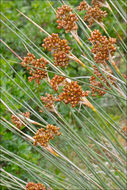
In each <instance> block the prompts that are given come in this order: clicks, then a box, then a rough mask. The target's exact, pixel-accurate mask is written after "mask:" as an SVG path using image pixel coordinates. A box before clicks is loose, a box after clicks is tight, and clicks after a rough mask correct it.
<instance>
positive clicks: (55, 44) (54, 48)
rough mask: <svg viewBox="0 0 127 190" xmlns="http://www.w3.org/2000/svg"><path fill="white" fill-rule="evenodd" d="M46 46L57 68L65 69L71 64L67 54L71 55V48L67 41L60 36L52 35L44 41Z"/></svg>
mask: <svg viewBox="0 0 127 190" xmlns="http://www.w3.org/2000/svg"><path fill="white" fill-rule="evenodd" d="M43 42H44V44H42V46H43V47H44V48H45V49H47V50H48V51H51V53H52V55H53V57H54V60H55V65H56V66H61V67H65V66H68V64H69V58H68V57H67V54H68V53H69V50H70V47H69V46H68V45H67V40H65V39H63V40H61V39H60V38H59V36H58V34H54V33H53V34H52V35H51V36H48V37H47V38H45V39H44V40H43Z"/></svg>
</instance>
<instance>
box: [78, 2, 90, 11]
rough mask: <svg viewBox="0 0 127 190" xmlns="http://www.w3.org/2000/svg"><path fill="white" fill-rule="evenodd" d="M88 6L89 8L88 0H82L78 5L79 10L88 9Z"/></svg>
mask: <svg viewBox="0 0 127 190" xmlns="http://www.w3.org/2000/svg"><path fill="white" fill-rule="evenodd" d="M87 8H88V4H87V2H86V1H82V2H80V5H79V6H78V7H77V9H78V11H81V10H87Z"/></svg>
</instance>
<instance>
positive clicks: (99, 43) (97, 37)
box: [89, 30, 116, 63]
mask: <svg viewBox="0 0 127 190" xmlns="http://www.w3.org/2000/svg"><path fill="white" fill-rule="evenodd" d="M89 40H90V41H91V43H92V44H93V49H92V53H94V60H95V62H96V63H106V61H107V60H109V55H111V56H113V55H114V52H115V51H116V47H115V46H114V44H115V43H116V39H115V38H111V37H109V39H107V37H106V36H102V35H101V33H100V32H99V30H94V31H93V32H92V33H91V38H89Z"/></svg>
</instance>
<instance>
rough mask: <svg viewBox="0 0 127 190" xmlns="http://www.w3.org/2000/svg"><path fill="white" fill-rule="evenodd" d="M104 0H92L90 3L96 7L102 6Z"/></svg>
mask: <svg viewBox="0 0 127 190" xmlns="http://www.w3.org/2000/svg"><path fill="white" fill-rule="evenodd" d="M104 3H105V0H92V2H91V4H92V5H94V6H98V7H103V4H104Z"/></svg>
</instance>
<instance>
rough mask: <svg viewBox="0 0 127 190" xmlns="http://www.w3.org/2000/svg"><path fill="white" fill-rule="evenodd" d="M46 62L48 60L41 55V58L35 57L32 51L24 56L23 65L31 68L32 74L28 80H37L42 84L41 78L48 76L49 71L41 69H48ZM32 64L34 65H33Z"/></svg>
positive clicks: (28, 68) (30, 72)
mask: <svg viewBox="0 0 127 190" xmlns="http://www.w3.org/2000/svg"><path fill="white" fill-rule="evenodd" d="M46 64H48V62H47V61H46V60H45V59H44V58H43V57H41V58H40V59H35V56H34V55H33V54H31V53H28V54H27V57H24V59H23V61H22V62H21V65H22V66H23V67H26V68H27V70H29V74H30V75H31V76H30V77H28V80H29V81H30V82H31V81H32V80H35V81H36V82H37V83H38V84H40V80H42V79H43V78H46V77H47V72H46V71H44V70H40V69H46ZM31 66H32V67H31Z"/></svg>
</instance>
